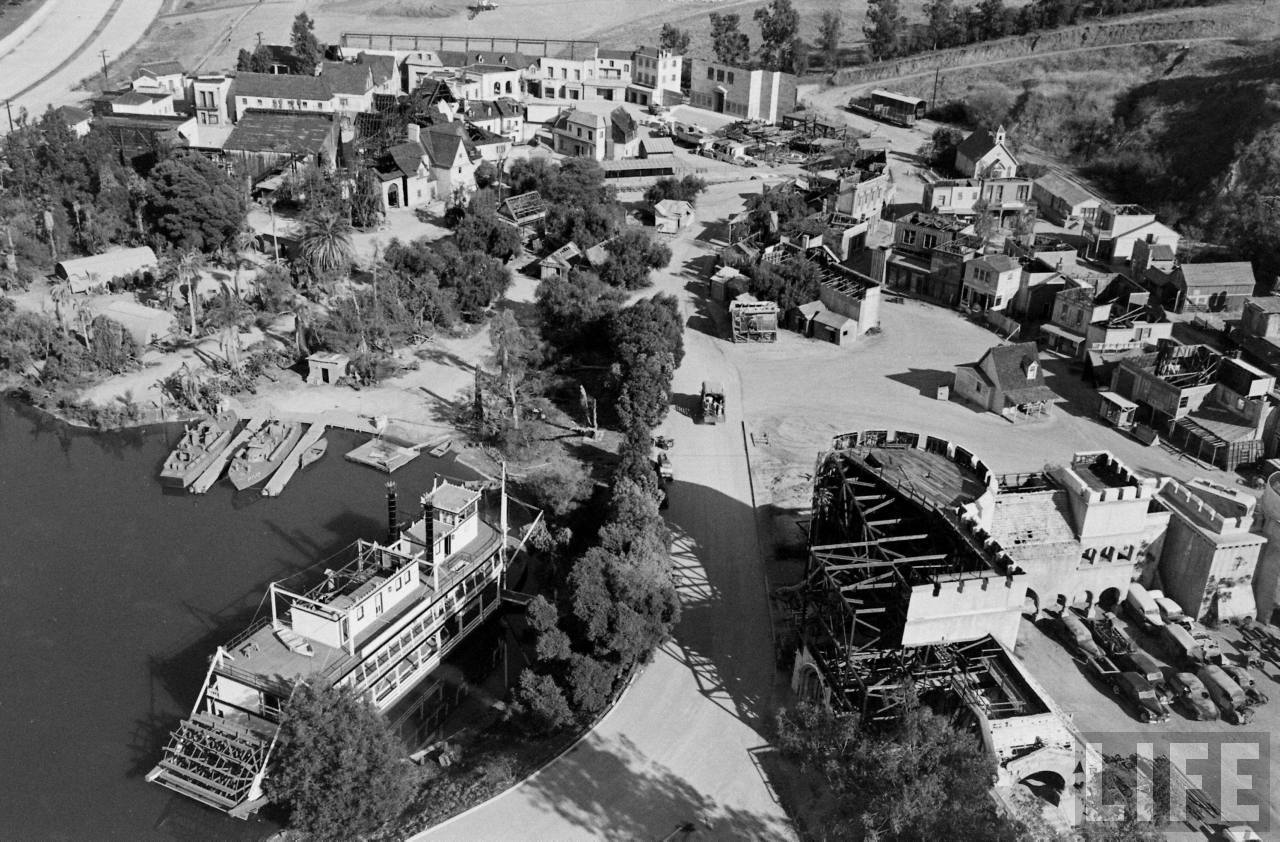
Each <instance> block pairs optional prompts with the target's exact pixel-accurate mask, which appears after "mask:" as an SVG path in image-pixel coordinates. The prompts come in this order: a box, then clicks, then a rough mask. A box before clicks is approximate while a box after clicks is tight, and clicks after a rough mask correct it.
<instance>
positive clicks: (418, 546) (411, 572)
mask: <svg viewBox="0 0 1280 842" xmlns="http://www.w3.org/2000/svg"><path fill="white" fill-rule="evenodd" d="M388 502H389V508H390V510H391V524H392V527H391V534H390V535H389V536H388V541H387V542H386V543H385V544H380V543H377V542H369V541H357V542H356V543H355V544H353V545H352V546H351V547H349V548H348V549H347V551H346V552H347V558H348V560H347V561H346V563H343V564H340V565H339V566H337V567H336V568H335V569H329V570H326V571H325V573H324V577H323V579H322V580H321V581H320V582H318V583H317V584H315V585H314V586H313V587H311V588H310V589H309V590H305V591H302V590H301V589H300V590H299V591H298V592H295V591H292V590H289V589H288V588H286V587H285V586H284V585H283V584H282V583H280V582H273V583H272V584H271V585H270V586H269V587H268V591H267V596H268V599H267V602H268V603H269V604H270V615H269V616H266V617H263V618H262V619H261V620H259V621H258V622H257V623H255V624H254V625H252V626H250V627H249V628H248V629H247V630H245V631H244V632H243V633H241V634H240V635H239V636H237V637H236V638H234V639H232V640H231V641H230V642H229V643H227V644H226V645H224V646H220V647H218V649H217V650H216V651H215V652H214V655H213V659H212V662H211V664H210V666H209V672H208V675H207V677H206V678H205V683H204V687H203V688H201V691H200V695H199V697H198V699H197V701H196V704H195V707H194V709H193V710H192V713H191V716H190V717H189V718H187V719H186V720H185V721H183V723H182V724H181V725H180V726H179V727H178V729H177V730H176V731H174V733H173V735H172V736H171V738H170V740H169V744H168V746H167V747H166V748H165V749H164V754H163V757H162V758H161V759H160V762H159V764H157V765H156V767H155V768H154V769H152V770H151V772H150V773H149V774H148V775H147V780H148V781H151V782H154V783H159V784H162V785H164V786H166V787H169V788H170V789H172V790H175V791H176V792H179V793H181V794H183V795H186V796H189V797H191V798H194V799H195V800H197V801H200V802H203V803H205V804H208V805H210V806H213V807H216V808H218V809H220V810H224V811H227V812H229V813H231V814H232V815H233V816H237V817H240V818H244V817H245V816H247V815H248V814H250V813H252V812H253V811H254V810H256V809H257V808H258V807H259V806H261V804H262V803H263V801H264V796H263V780H264V778H265V777H266V776H267V775H268V774H269V771H270V765H271V749H272V746H273V745H274V741H275V736H276V733H277V732H278V730H279V728H280V725H281V711H282V708H283V706H284V704H285V702H286V701H287V699H288V698H289V695H290V693H291V691H292V688H293V686H294V684H295V683H296V682H298V681H300V680H304V679H315V678H319V679H322V680H324V681H329V682H332V683H333V684H334V685H337V686H346V687H351V688H353V689H354V690H356V691H357V692H360V693H364V694H367V696H368V698H369V699H370V701H371V702H372V703H373V705H374V707H376V708H377V710H378V711H380V712H382V713H383V714H384V715H386V716H387V717H388V719H389V720H390V721H391V723H392V725H393V726H394V727H397V728H399V729H400V730H401V733H402V735H404V734H405V731H406V728H407V730H409V731H412V730H413V725H414V723H413V721H412V720H413V715H414V714H420V713H421V711H419V710H418V707H420V705H419V704H418V703H417V701H418V700H417V698H416V696H415V694H414V693H413V691H414V690H415V688H417V687H419V685H421V684H423V683H424V682H423V680H424V679H425V678H427V677H428V675H429V674H430V672H431V671H432V670H433V669H435V668H436V667H437V666H438V665H439V664H440V662H441V659H442V658H443V657H444V656H445V655H446V654H447V653H448V652H449V651H450V650H451V649H453V648H454V647H455V646H456V645H457V643H458V642H459V641H461V640H462V639H463V638H464V637H465V636H466V635H467V633H468V632H470V631H471V630H472V629H474V628H476V627H477V626H478V625H480V623H481V622H483V621H484V619H485V618H487V617H488V616H489V615H490V614H492V613H493V612H494V611H495V610H496V609H497V607H498V605H499V601H500V593H501V587H502V581H503V574H504V572H505V558H506V553H505V552H504V547H505V543H506V542H505V539H504V535H503V531H500V530H499V529H495V528H494V527H492V526H490V525H489V524H488V523H486V522H485V521H484V520H482V519H481V517H480V514H479V508H480V492H478V491H472V490H470V489H468V488H465V487H463V486H460V485H455V484H452V483H449V482H440V483H439V484H437V485H436V486H435V487H434V488H433V489H432V490H431V491H430V492H428V493H427V494H424V495H423V496H422V498H421V502H422V513H421V516H420V517H419V518H418V519H417V520H416V521H414V522H413V523H412V524H411V525H410V526H408V527H407V528H405V529H403V530H402V529H400V528H398V527H397V526H396V520H395V516H394V494H392V495H390V496H389V498H388ZM502 508H503V511H504V512H505V500H504V504H503V507H502ZM504 521H505V515H504ZM504 526H505V523H504ZM526 534H527V532H526ZM411 736H418V737H421V736H422V735H421V734H416V735H411ZM428 736H429V735H428Z"/></svg>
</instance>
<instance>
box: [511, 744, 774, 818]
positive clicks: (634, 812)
mask: <svg viewBox="0 0 1280 842" xmlns="http://www.w3.org/2000/svg"><path fill="white" fill-rule="evenodd" d="M566 759H572V760H573V762H571V763H554V764H552V765H551V766H549V767H547V768H546V769H545V770H544V771H543V772H542V773H540V774H538V775H537V776H536V777H534V778H532V779H531V780H530V781H529V782H528V783H527V784H526V786H528V787H530V788H531V789H532V790H533V791H534V792H535V793H537V794H538V796H539V797H538V798H536V799H535V800H536V801H537V803H539V804H541V805H543V807H544V809H547V810H549V811H554V812H555V813H556V814H558V815H559V816H560V817H561V818H562V819H564V820H565V821H567V822H569V823H571V824H573V825H575V826H577V827H579V828H581V829H582V830H584V831H586V832H588V833H590V834H592V835H594V836H596V837H597V838H601V839H663V838H666V837H667V836H669V835H671V834H673V833H674V834H675V836H673V837H672V838H682V837H681V835H680V834H679V833H677V832H676V831H678V829H679V828H680V827H681V826H682V825H686V824H689V823H693V824H694V825H695V826H697V827H698V828H699V829H703V830H704V833H705V836H706V838H713V839H777V838H782V837H785V836H788V835H790V834H789V832H788V830H787V828H786V827H784V826H780V823H779V822H778V821H777V820H776V819H773V818H771V817H768V816H762V815H758V814H756V813H752V812H750V811H746V810H738V809H734V808H726V807H723V806H720V805H717V804H714V803H713V802H712V801H711V800H710V799H708V798H707V797H706V796H704V795H702V794H701V793H699V792H698V791H697V790H696V789H694V787H693V786H692V785H690V784H689V782H688V781H686V780H684V779H683V778H681V777H679V776H678V775H676V774H675V773H673V772H671V771H670V770H669V769H666V768H665V767H660V766H653V765H651V764H649V763H647V762H646V761H645V759H644V757H643V756H642V755H641V753H640V752H639V751H638V750H637V749H636V747H635V746H634V745H633V744H632V743H631V741H630V740H627V739H626V738H625V737H623V738H621V741H620V742H619V743H613V742H608V743H606V742H605V741H603V740H601V739H600V738H599V737H597V736H595V735H592V736H590V737H588V738H587V739H586V740H583V741H582V742H581V743H580V744H579V745H578V746H577V747H576V748H574V749H573V750H572V751H571V752H570V753H569V754H568V755H567V756H566Z"/></svg>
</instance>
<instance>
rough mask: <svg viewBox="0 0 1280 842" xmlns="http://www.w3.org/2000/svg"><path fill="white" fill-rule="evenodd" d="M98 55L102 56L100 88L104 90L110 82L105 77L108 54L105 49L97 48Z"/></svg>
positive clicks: (108, 86)
mask: <svg viewBox="0 0 1280 842" xmlns="http://www.w3.org/2000/svg"><path fill="white" fill-rule="evenodd" d="M98 55H100V56H102V90H104V91H105V90H107V89H108V88H110V87H111V82H110V80H109V79H108V78H107V56H108V55H109V54H108V53H107V51H106V50H98Z"/></svg>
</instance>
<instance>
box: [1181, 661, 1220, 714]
mask: <svg viewBox="0 0 1280 842" xmlns="http://www.w3.org/2000/svg"><path fill="white" fill-rule="evenodd" d="M1169 689H1170V690H1172V691H1173V695H1174V698H1175V699H1176V700H1177V701H1178V702H1179V703H1180V704H1181V705H1182V706H1183V709H1184V710H1185V711H1186V713H1187V715H1188V716H1189V717H1191V718H1192V719H1200V720H1204V721H1206V722H1213V721H1216V720H1217V719H1218V706H1217V705H1215V704H1214V703H1213V697H1212V696H1210V695H1209V691H1208V690H1207V689H1206V688H1205V686H1204V684H1202V683H1201V682H1200V679H1198V678H1196V677H1195V676H1194V675H1192V674H1191V673H1189V672H1178V673H1174V674H1173V677H1172V678H1170V679H1169Z"/></svg>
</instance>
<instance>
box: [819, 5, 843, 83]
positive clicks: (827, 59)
mask: <svg viewBox="0 0 1280 842" xmlns="http://www.w3.org/2000/svg"><path fill="white" fill-rule="evenodd" d="M843 29H844V21H843V20H842V19H841V17H840V13H839V12H837V11H835V10H834V9H827V10H826V11H825V12H823V13H822V22H821V23H820V24H819V25H818V52H819V53H820V54H821V55H822V61H823V64H824V65H825V66H826V68H827V70H835V69H836V67H837V66H838V65H839V63H840V35H841V31H842V30H843Z"/></svg>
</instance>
